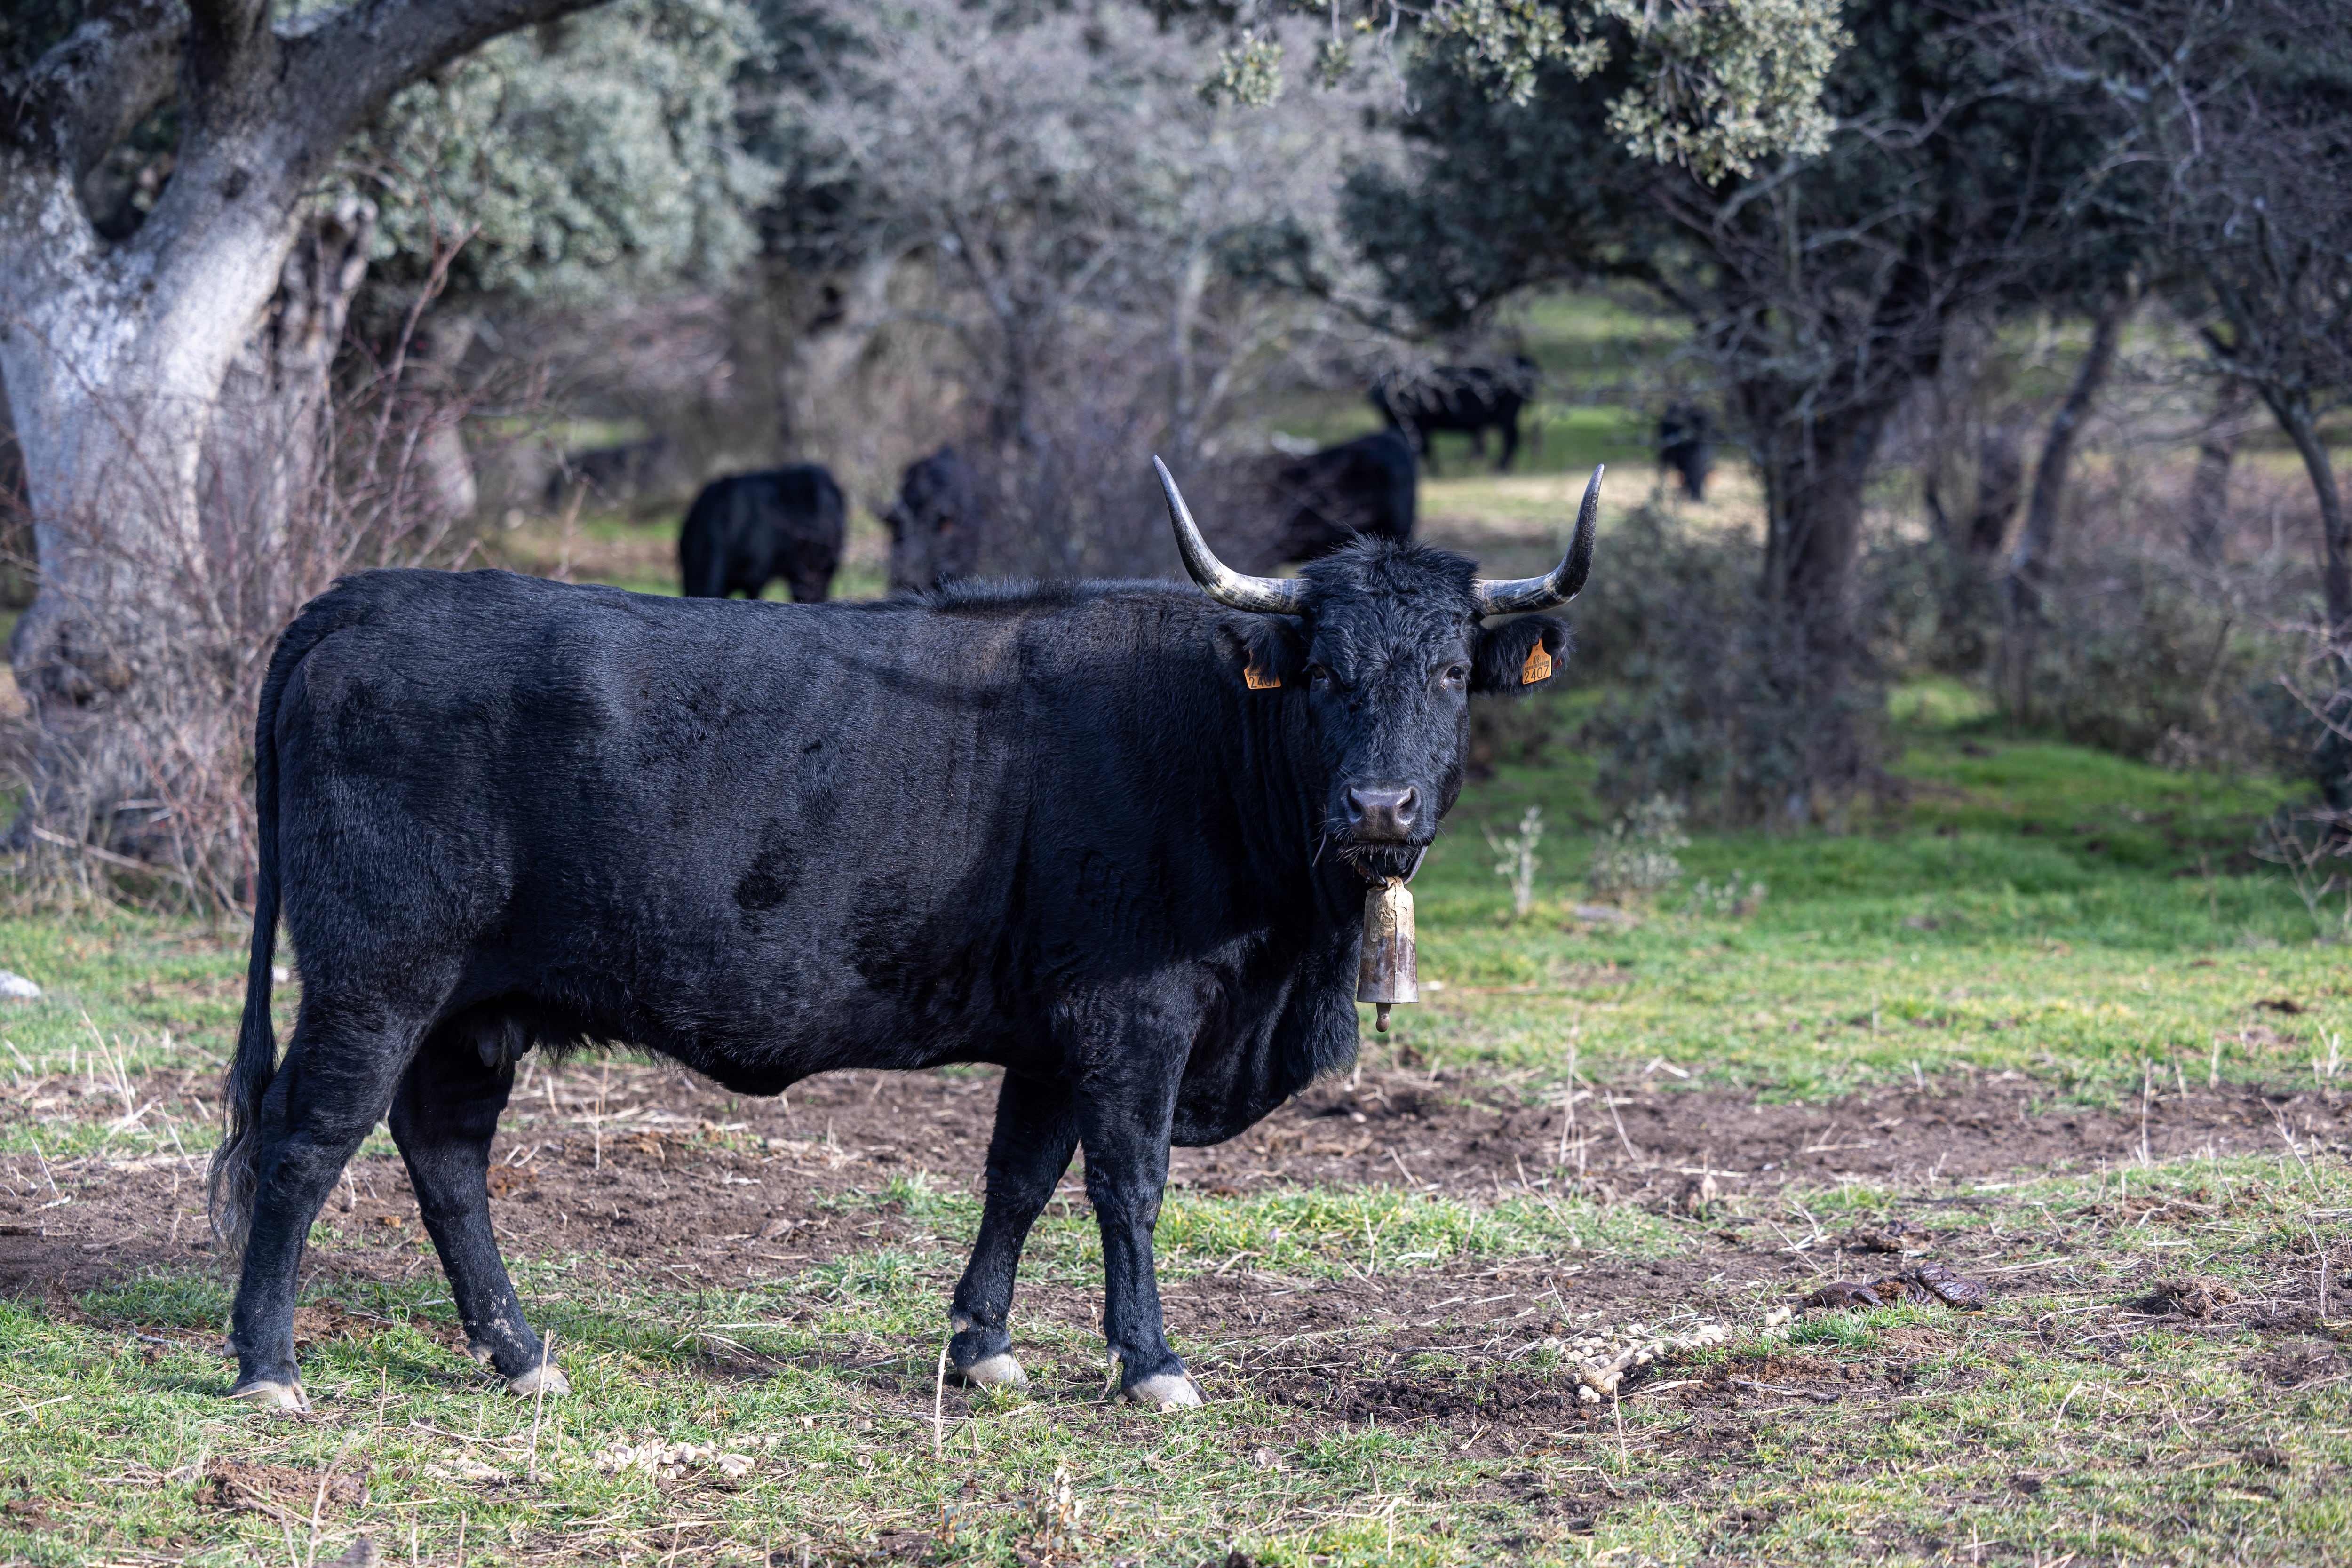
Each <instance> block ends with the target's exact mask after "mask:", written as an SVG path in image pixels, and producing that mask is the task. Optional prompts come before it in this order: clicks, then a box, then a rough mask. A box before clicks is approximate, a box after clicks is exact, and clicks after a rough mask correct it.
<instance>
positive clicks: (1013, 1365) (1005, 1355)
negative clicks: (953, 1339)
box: [956, 1351, 1029, 1388]
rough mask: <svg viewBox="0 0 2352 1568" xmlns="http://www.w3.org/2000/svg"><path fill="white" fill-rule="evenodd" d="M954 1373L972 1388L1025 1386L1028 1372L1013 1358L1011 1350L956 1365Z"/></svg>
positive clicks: (1027, 1384) (1027, 1380) (1026, 1385)
mask: <svg viewBox="0 0 2352 1568" xmlns="http://www.w3.org/2000/svg"><path fill="white" fill-rule="evenodd" d="M956 1375H957V1376H958V1377H961V1378H962V1379H963V1380H964V1382H965V1383H967V1384H971V1386H972V1387H974V1388H1026V1387H1028V1386H1029V1374H1028V1373H1025V1372H1024V1371H1022V1370H1021V1363H1019V1362H1017V1361H1015V1360H1013V1352H1011V1351H999V1352H996V1353H995V1354H994V1355H992V1356H984V1357H982V1359H980V1360H979V1361H976V1362H974V1363H971V1365H970V1366H966V1367H958V1368H957V1369H956Z"/></svg>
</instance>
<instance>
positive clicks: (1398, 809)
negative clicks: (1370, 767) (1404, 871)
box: [1347, 784, 1421, 846]
mask: <svg viewBox="0 0 2352 1568" xmlns="http://www.w3.org/2000/svg"><path fill="white" fill-rule="evenodd" d="M1347 808H1348V837H1349V838H1350V839H1352V840H1353V841H1354V842H1356V843H1358V844H1362V845H1373V844H1378V845H1382V846H1386V845H1391V844H1398V843H1410V842H1411V841H1412V837H1413V831H1412V830H1413V827H1414V826H1415V824H1416V821H1417V819H1418V817H1419V816H1420V813H1421V791H1420V790H1418V789H1416V788H1414V787H1413V786H1412V785H1411V784H1357V785H1354V786H1352V787H1351V788H1349V791H1348V794H1347Z"/></svg>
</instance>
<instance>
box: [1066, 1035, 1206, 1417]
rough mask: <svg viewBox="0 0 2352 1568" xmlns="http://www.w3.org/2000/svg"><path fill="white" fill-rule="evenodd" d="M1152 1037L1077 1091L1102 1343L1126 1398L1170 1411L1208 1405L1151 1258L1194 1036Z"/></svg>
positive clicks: (1136, 1040)
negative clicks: (1173, 1332)
mask: <svg viewBox="0 0 2352 1568" xmlns="http://www.w3.org/2000/svg"><path fill="white" fill-rule="evenodd" d="M1151 1033H1152V1032H1151V1031H1149V1030H1139V1031H1134V1032H1131V1033H1129V1035H1128V1036H1127V1037H1123V1038H1121V1039H1120V1040H1119V1041H1118V1045H1117V1047H1116V1048H1114V1049H1113V1050H1111V1051H1108V1052H1106V1053H1103V1054H1102V1055H1101V1056H1098V1057H1097V1058H1096V1059H1097V1061H1099V1062H1102V1063H1103V1064H1104V1065H1103V1066H1101V1067H1099V1068H1097V1069H1096V1071H1094V1072H1093V1073H1090V1074H1089V1075H1088V1076H1087V1079H1085V1080H1084V1081H1083V1082H1081V1084H1080V1085H1079V1088H1078V1141H1079V1142H1081V1143H1082V1144H1083V1145H1084V1146H1085V1148H1086V1152H1087V1197H1088V1198H1090V1199H1092V1200H1093V1202H1094V1205H1095V1223H1096V1224H1097V1226H1099V1227H1100V1228H1101V1230H1102V1244H1103V1337H1104V1338H1105V1339H1106V1340H1108V1342H1109V1350H1110V1353H1111V1355H1112V1357H1113V1358H1114V1359H1115V1360H1117V1361H1118V1363H1119V1364H1120V1372H1119V1392H1120V1393H1121V1394H1125V1395H1126V1396H1127V1397H1128V1398H1129V1399H1131V1400H1133V1401H1135V1402H1136V1403H1137V1404H1139V1405H1158V1406H1159V1407H1160V1409H1162V1410H1167V1409H1172V1408H1174V1407H1176V1406H1178V1405H1198V1404H1200V1403H1201V1394H1200V1391H1199V1390H1198V1389H1196V1388H1194V1387H1193V1386H1192V1377H1191V1375H1190V1374H1189V1373H1186V1372H1185V1370H1184V1363H1182V1362H1181V1361H1180V1360H1178V1359H1177V1356H1176V1352H1174V1351H1172V1350H1171V1349H1169V1348H1168V1339H1167V1334H1166V1322H1165V1320H1164V1319H1163V1317H1162V1316H1161V1313H1160V1280H1159V1278H1158V1276H1157V1274H1156V1273H1155V1272H1154V1270H1153V1263H1152V1253H1151V1233H1152V1230H1153V1229H1154V1227H1156V1226H1158V1225H1159V1223H1160V1196H1161V1194H1162V1193H1163V1192H1164V1191H1165V1190H1166V1188H1167V1185H1168V1141H1169V1130H1170V1127H1171V1124H1172V1122H1173V1121H1174V1120H1175V1112H1176V1089H1177V1081H1178V1079H1179V1077H1180V1075H1181V1064H1182V1062H1183V1060H1184V1046H1185V1045H1187V1044H1189V1043H1190V1040H1191V1034H1190V1032H1189V1030H1188V1031H1187V1032H1185V1033H1184V1035H1183V1037H1182V1041H1181V1042H1171V1043H1169V1044H1168V1046H1167V1048H1165V1049H1162V1048H1161V1042H1160V1041H1159V1040H1156V1039H1154V1038H1151V1037H1150V1036H1151Z"/></svg>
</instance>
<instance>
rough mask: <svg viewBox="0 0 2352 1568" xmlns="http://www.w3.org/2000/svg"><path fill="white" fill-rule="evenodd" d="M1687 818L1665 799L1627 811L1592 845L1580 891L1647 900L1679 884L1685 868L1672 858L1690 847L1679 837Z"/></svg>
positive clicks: (1659, 797) (1656, 797) (1686, 836)
mask: <svg viewBox="0 0 2352 1568" xmlns="http://www.w3.org/2000/svg"><path fill="white" fill-rule="evenodd" d="M1528 809H1529V810H1530V811H1532V810H1534V809H1535V808H1534V807H1532V806H1530V807H1528ZM1685 815H1686V814H1685V811H1684V810H1683V808H1682V806H1681V805H1680V804H1679V803H1677V802H1675V801H1674V800H1672V799H1669V798H1668V797H1667V796H1665V795H1652V796H1651V797H1650V798H1649V799H1647V800H1645V801H1643V802H1641V803H1640V804H1639V805H1633V806H1632V807H1629V808H1628V809H1627V810H1626V812H1625V814H1624V815H1623V816H1620V817H1618V819H1617V820H1616V821H1614V822H1612V823H1611V824H1610V825H1609V831H1608V832H1606V833H1603V834H1601V835H1599V836H1598V837H1595V838H1594V839H1593V841H1592V860H1591V864H1590V865H1589V866H1588V867H1587V868H1585V872H1584V885H1585V886H1586V887H1587V888H1588V889H1591V892H1592V894H1593V896H1594V897H1596V898H1602V899H1622V898H1636V899H1646V898H1651V897H1654V896H1655V895H1656V894H1657V893H1659V892H1660V891H1662V890H1663V889H1665V888H1666V887H1667V886H1668V885H1669V884H1671V883H1674V882H1677V881H1680V880H1681V879H1682V874H1683V863H1682V861H1680V860H1679V859H1677V858H1675V851H1676V850H1679V849H1687V848H1689V847H1690V835H1689V834H1687V833H1685V832H1684V831H1683V818H1684V816H1685ZM1734 875H1737V873H1734ZM1702 886H1704V884H1702Z"/></svg>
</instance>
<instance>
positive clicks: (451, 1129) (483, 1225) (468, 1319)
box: [392, 1028, 572, 1394]
mask: <svg viewBox="0 0 2352 1568" xmlns="http://www.w3.org/2000/svg"><path fill="white" fill-rule="evenodd" d="M477 1038H478V1037H477V1034H476V1032H475V1031H473V1030H471V1029H467V1030H454V1029H446V1028H445V1029H439V1030H436V1031H435V1032H434V1034H433V1035H432V1037H430V1038H428V1039H427V1040H426V1041H425V1048H424V1049H423V1050H421V1051H419V1052H417V1054H416V1060H415V1063H414V1064H412V1065H411V1066H410V1068H409V1069H408V1076H407V1077H405V1078H404V1079H401V1082H400V1092H399V1093H398V1094H397V1095H395V1096H394V1099H393V1102H392V1135H393V1138H394V1140H395V1141H396V1142H398V1143H399V1144H400V1155H401V1158H402V1159H403V1160H404V1161H406V1162H407V1163H408V1179H409V1184H410V1185H412V1186H414V1187H415V1189H416V1206H417V1208H418V1210H419V1211H420V1212H421V1213H422V1214H423V1215H424V1216H425V1230H426V1231H427V1232H429V1233H430V1234H431V1236H432V1237H433V1246H434V1249H435V1250H436V1251H437V1252H439V1253H440V1255H441V1269H442V1272H443V1273H445V1274H446V1275H447V1276H448V1277H449V1286H450V1290H451V1293H452V1294H453V1295H455V1296H456V1298H457V1318H458V1321H460V1322H462V1323H464V1324H465V1325H466V1342H467V1349H468V1350H469V1351H470V1352H472V1353H473V1356H474V1359H475V1360H477V1361H480V1362H487V1363H489V1364H490V1365H492V1366H495V1367H496V1368H498V1370H499V1375H500V1376H502V1377H504V1378H505V1379H506V1380H507V1387H508V1389H509V1391H511V1392H513V1393H515V1394H540V1393H542V1392H544V1393H547V1394H569V1393H570V1392H571V1391H572V1390H571V1386H570V1385H569V1384H567V1383H566V1382H565V1381H564V1377H563V1373H562V1372H561V1371H559V1370H558V1369H557V1368H556V1367H555V1366H553V1365H552V1364H551V1363H546V1362H545V1361H544V1360H543V1359H542V1357H543V1354H544V1352H543V1350H542V1348H541V1344H540V1341H539V1336H538V1335H537V1334H535V1333H533V1332H531V1331H530V1324H528V1323H526V1322H524V1321H523V1316H522V1303H521V1302H520V1301H519V1300H516V1299H515V1292H514V1285H513V1282H512V1281H510V1280H509V1279H508V1278H507V1266H506V1261H505V1259H503V1258H500V1257H499V1243H498V1237H497V1235H496V1234H495V1233H494V1232H493V1231H492V1230H491V1229H490V1194H489V1185H488V1182H489V1170H490V1139H491V1136H492V1135H493V1134H495V1133H496V1132H497V1131H498V1130H499V1111H501V1110H505V1109H506V1103H507V1092H508V1090H509V1089H512V1088H513V1087H514V1062H513V1060H512V1059H511V1058H509V1056H508V1055H507V1054H506V1051H505V1046H506V1044H507V1041H506V1038H505V1031H504V1030H502V1029H494V1030H492V1031H490V1032H488V1033H486V1034H483V1035H481V1036H480V1037H479V1039H480V1040H481V1041H482V1042H484V1043H481V1044H478V1043H477ZM486 1057H487V1058H488V1059H487V1060H486V1059H485V1058H486Z"/></svg>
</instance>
